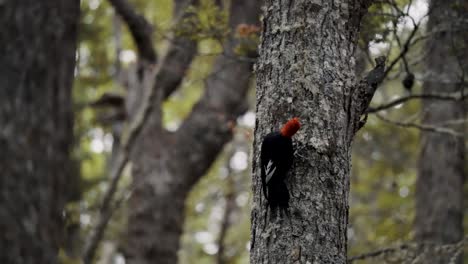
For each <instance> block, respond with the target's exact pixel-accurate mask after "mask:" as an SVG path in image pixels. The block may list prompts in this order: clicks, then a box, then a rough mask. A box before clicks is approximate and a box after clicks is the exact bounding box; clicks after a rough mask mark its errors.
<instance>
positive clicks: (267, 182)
mask: <svg viewBox="0 0 468 264" xmlns="http://www.w3.org/2000/svg"><path fill="white" fill-rule="evenodd" d="M300 127H301V124H300V123H299V119H298V118H297V117H295V118H293V119H291V120H289V121H288V122H287V123H286V124H285V125H284V126H283V128H281V130H280V131H275V132H271V133H269V134H268V135H266V136H265V137H264V139H263V142H262V149H261V153H260V159H261V166H262V169H261V173H262V175H261V177H262V188H263V194H264V196H265V198H266V200H267V201H268V206H269V207H270V209H271V211H272V212H274V210H275V209H276V208H279V209H280V213H281V210H285V211H286V209H287V208H288V207H289V191H288V188H287V186H286V183H285V180H286V177H287V175H288V171H289V169H290V168H291V166H292V163H293V158H294V149H293V144H292V139H291V137H292V136H293V135H294V134H295V133H296V132H297V131H298V130H299V128H300Z"/></svg>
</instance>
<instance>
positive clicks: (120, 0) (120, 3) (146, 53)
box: [109, 0, 157, 63]
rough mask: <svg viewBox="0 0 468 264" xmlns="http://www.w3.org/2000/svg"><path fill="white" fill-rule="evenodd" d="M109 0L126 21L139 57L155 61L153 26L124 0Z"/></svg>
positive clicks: (150, 61)
mask: <svg viewBox="0 0 468 264" xmlns="http://www.w3.org/2000/svg"><path fill="white" fill-rule="evenodd" d="M109 2H110V3H111V4H112V6H113V7H114V9H115V11H116V12H117V13H118V14H119V15H120V16H121V17H122V19H123V20H124V21H125V22H126V23H127V25H128V28H129V30H130V33H131V34H132V36H133V39H134V41H135V44H136V46H137V48H138V53H139V55H140V59H143V60H145V61H147V62H149V63H155V62H156V61H157V55H156V51H155V49H154V46H153V40H152V33H153V27H152V26H151V24H150V23H149V22H148V21H147V20H146V19H145V17H143V16H142V15H140V14H138V13H137V12H136V11H135V10H134V8H133V7H132V6H131V5H130V4H129V3H128V2H127V1H126V0H109Z"/></svg>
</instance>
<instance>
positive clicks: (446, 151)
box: [414, 0, 468, 264]
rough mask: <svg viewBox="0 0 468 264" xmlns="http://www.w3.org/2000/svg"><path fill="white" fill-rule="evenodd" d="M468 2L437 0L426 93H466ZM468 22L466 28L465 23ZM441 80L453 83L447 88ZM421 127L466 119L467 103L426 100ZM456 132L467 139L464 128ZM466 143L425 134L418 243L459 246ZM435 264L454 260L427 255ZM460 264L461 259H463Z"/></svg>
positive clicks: (418, 201) (431, 18)
mask: <svg viewBox="0 0 468 264" xmlns="http://www.w3.org/2000/svg"><path fill="white" fill-rule="evenodd" d="M467 5H468V1H466V0H460V1H443V0H432V2H431V5H430V8H431V13H430V16H429V22H428V30H434V29H436V28H438V29H439V31H437V32H435V33H434V36H433V37H432V38H431V39H430V40H429V41H428V43H427V46H426V48H427V49H429V52H428V54H429V55H428V58H427V61H426V71H427V78H426V80H427V81H425V82H424V85H423V90H424V93H425V94H426V93H427V94H429V93H441V92H444V93H450V92H456V91H458V90H460V88H462V86H461V85H460V84H457V83H460V82H461V76H462V74H463V72H464V75H465V76H466V74H467V73H468V56H467V55H468V53H467V51H466V50H467V46H466V43H467V41H468V37H467V34H466V32H467V29H468V28H467V26H466V21H467V19H468V13H467V12H466V9H464V8H466V6H467ZM463 19H464V21H465V22H463ZM440 80H450V82H451V83H444V82H442V81H440ZM422 111H423V118H422V123H423V124H426V125H430V126H440V124H443V123H444V122H446V121H448V120H458V119H463V118H465V117H466V103H465V102H464V101H461V100H460V101H457V100H451V101H449V100H446V101H442V100H424V101H423V106H422ZM451 129H453V130H455V131H458V132H460V134H462V135H463V132H464V130H463V127H462V126H459V127H452V128H451ZM464 151H465V150H464V138H463V137H462V136H459V137H456V136H452V135H448V134H441V133H434V132H427V131H421V151H420V156H419V164H418V177H417V181H416V217H415V222H414V228H415V238H416V240H417V241H420V242H432V243H440V244H448V243H454V242H457V241H459V240H460V239H462V237H463V224H462V223H463V209H464V208H463V204H462V200H463V184H464V181H465V175H466V174H465V173H466V172H465V171H464V169H465V168H464V166H465V153H464ZM427 257H428V258H430V262H431V263H435V264H437V263H448V261H449V260H450V257H451V256H447V255H443V254H437V253H436V254H435V255H432V254H428V256H427ZM459 260H460V261H461V259H459Z"/></svg>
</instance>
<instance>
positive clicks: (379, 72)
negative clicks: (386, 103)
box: [352, 56, 386, 118]
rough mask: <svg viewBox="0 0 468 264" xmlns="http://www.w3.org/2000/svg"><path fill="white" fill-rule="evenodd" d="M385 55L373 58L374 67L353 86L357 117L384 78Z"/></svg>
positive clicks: (366, 106) (364, 109) (362, 112)
mask: <svg viewBox="0 0 468 264" xmlns="http://www.w3.org/2000/svg"><path fill="white" fill-rule="evenodd" d="M385 59H386V58H385V57H383V56H382V57H378V58H376V59H375V63H376V65H375V68H374V69H373V70H372V71H370V72H369V73H368V74H367V76H366V77H364V78H363V79H362V80H361V81H360V82H359V83H358V84H357V85H356V87H355V88H354V89H355V91H354V94H353V98H352V100H353V104H354V105H356V109H355V110H356V111H357V113H358V114H357V115H356V117H357V118H360V117H361V115H362V114H364V113H365V111H366V109H367V108H368V106H369V104H370V101H371V100H372V97H373V96H374V93H375V90H376V89H377V87H378V85H379V84H380V83H381V82H382V80H383V79H384V72H385Z"/></svg>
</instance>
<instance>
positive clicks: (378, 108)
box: [366, 92, 468, 114]
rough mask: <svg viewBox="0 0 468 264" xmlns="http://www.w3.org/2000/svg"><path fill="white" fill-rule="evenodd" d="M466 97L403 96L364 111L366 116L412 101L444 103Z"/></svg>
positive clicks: (444, 94)
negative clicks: (423, 100)
mask: <svg viewBox="0 0 468 264" xmlns="http://www.w3.org/2000/svg"><path fill="white" fill-rule="evenodd" d="M467 97H468V96H467V95H463V96H462V95H461V94H460V93H459V92H456V93H434V94H413V95H408V96H404V97H401V98H398V99H395V100H393V101H390V102H388V103H386V104H382V105H379V106H376V107H369V108H368V109H367V111H366V113H368V114H372V113H376V112H379V111H382V110H386V109H389V108H392V107H395V106H397V105H399V104H402V103H404V102H407V101H410V100H414V99H427V100H444V101H459V100H460V101H461V100H465V99H466V98H467Z"/></svg>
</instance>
